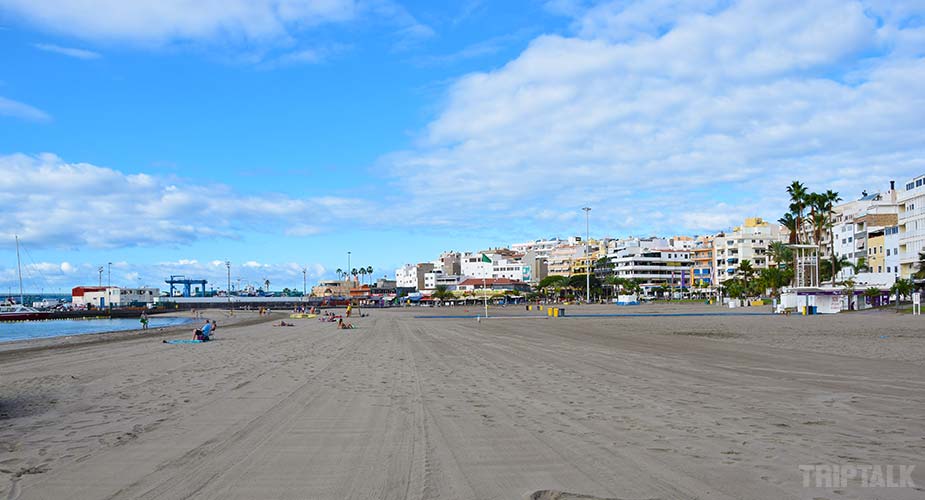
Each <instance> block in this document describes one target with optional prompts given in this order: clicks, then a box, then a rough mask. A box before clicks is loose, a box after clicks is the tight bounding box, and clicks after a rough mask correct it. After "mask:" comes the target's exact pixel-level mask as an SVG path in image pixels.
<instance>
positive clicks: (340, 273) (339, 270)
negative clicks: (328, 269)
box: [334, 267, 344, 280]
mask: <svg viewBox="0 0 925 500" xmlns="http://www.w3.org/2000/svg"><path fill="white" fill-rule="evenodd" d="M334 272H335V273H336V274H337V279H338V280H340V279H342V278H343V274H344V270H343V269H341V268H339V267H338V268H337V270H336V271H334Z"/></svg>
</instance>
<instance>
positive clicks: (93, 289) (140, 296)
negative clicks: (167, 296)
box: [71, 286, 161, 308]
mask: <svg viewBox="0 0 925 500" xmlns="http://www.w3.org/2000/svg"><path fill="white" fill-rule="evenodd" d="M160 295H161V290H160V289H159V288H145V287H142V288H120V287H117V286H102V287H99V286H79V287H75V288H74V289H73V290H72V291H71V302H72V303H73V304H74V306H75V307H82V306H87V305H92V306H93V307H99V308H106V307H110V306H112V307H123V306H132V305H136V306H140V305H147V304H155V303H157V302H158V300H159V299H160Z"/></svg>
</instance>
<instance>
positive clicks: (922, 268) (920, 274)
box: [912, 250, 925, 280]
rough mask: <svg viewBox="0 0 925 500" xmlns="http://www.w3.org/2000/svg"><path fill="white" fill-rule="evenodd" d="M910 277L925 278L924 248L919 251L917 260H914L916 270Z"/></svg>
mask: <svg viewBox="0 0 925 500" xmlns="http://www.w3.org/2000/svg"><path fill="white" fill-rule="evenodd" d="M912 277H913V278H915V279H917V280H921V279H925V250H921V251H919V261H918V262H916V271H915V274H913V275H912Z"/></svg>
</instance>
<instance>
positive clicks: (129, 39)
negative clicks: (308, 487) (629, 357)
mask: <svg viewBox="0 0 925 500" xmlns="http://www.w3.org/2000/svg"><path fill="white" fill-rule="evenodd" d="M438 3H439V2H438ZM438 3H435V2H420V1H418V2H411V1H405V2H402V1H398V0H316V1H309V0H304V1H301V0H262V1H256V0H254V1H247V0H223V1H202V2H188V1H186V0H158V1H154V0H137V1H133V2H121V1H116V0H57V1H35V0H0V54H2V58H0V61H2V64H0V173H2V175H0V211H2V213H3V214H4V215H3V217H0V287H2V288H0V290H3V292H6V289H8V288H13V289H15V288H16V287H17V286H18V285H17V284H16V276H15V275H16V269H15V267H16V256H15V248H14V245H13V237H14V235H19V236H20V238H21V239H22V241H23V248H24V249H25V250H24V255H23V257H24V258H23V261H24V264H25V265H26V271H25V278H26V288H28V289H30V290H35V291H38V290H45V291H58V290H67V289H69V288H70V287H71V286H74V285H78V284H92V283H95V282H96V281H97V279H99V274H98V272H97V270H98V268H99V266H101V265H102V266H106V267H107V268H108V267H109V266H108V263H109V262H112V263H113V264H112V281H113V283H114V284H121V285H137V284H149V285H158V284H160V283H161V282H162V281H163V279H164V278H165V277H166V276H167V275H169V274H187V275H194V276H202V277H204V278H206V279H209V280H210V281H212V282H213V283H215V284H216V286H222V287H223V286H224V283H225V266H224V262H225V261H226V260H229V261H231V262H232V266H233V268H232V278H233V280H234V281H235V282H237V281H238V280H239V279H240V280H241V282H242V283H262V282H263V281H264V280H265V279H269V280H270V281H271V283H272V286H271V287H272V288H274V289H280V288H282V287H286V286H288V287H298V288H300V287H301V285H302V278H303V273H302V270H303V269H305V273H306V275H307V277H308V281H309V285H310V284H311V283H312V282H313V281H316V280H317V279H319V278H322V277H330V276H332V275H333V271H334V270H335V269H337V268H346V267H347V252H348V251H350V252H351V265H352V266H353V267H358V266H360V265H363V266H372V267H373V268H374V269H375V272H374V274H375V275H376V276H377V277H378V276H382V275H384V274H385V275H392V274H393V272H394V268H395V267H397V266H399V265H401V264H402V263H404V262H413V261H420V260H424V259H432V258H434V257H436V255H437V254H439V253H440V252H441V251H443V250H449V249H455V250H477V249H480V248H484V247H488V246H499V245H506V244H510V243H513V242H517V241H522V240H529V239H535V238H540V237H548V236H563V237H564V236H568V235H571V234H582V233H583V232H584V219H583V213H582V212H581V207H582V206H591V207H592V209H593V210H592V212H591V217H592V219H591V220H592V224H591V226H592V236H595V235H598V236H603V235H607V236H615V237H619V236H625V235H651V234H661V235H670V234H677V233H683V234H698V233H700V234H702V233H705V232H711V231H716V230H722V229H725V228H728V227H730V226H733V225H735V224H736V223H737V222H738V221H741V219H742V218H744V217H746V216H762V217H765V218H768V219H776V218H777V217H779V216H780V214H781V212H782V211H783V210H785V209H786V204H787V201H786V193H785V192H784V188H785V186H786V185H787V184H788V183H789V182H790V181H791V180H793V179H800V180H802V181H804V182H805V183H806V184H807V185H808V186H809V187H810V188H811V189H816V190H825V189H834V190H836V191H838V192H840V193H841V195H842V197H843V198H846V199H851V198H855V197H857V196H858V195H859V194H860V192H861V191H862V190H868V191H877V190H882V189H886V188H887V187H888V184H889V181H890V180H893V179H895V180H896V181H897V182H898V183H899V184H900V185H901V184H902V182H903V181H904V180H905V179H907V178H909V177H913V176H916V175H920V174H922V173H925V113H923V112H922V110H923V109H925V85H923V84H922V82H923V81H925V4H923V3H922V2H921V1H888V0H865V1H846V0H831V1H829V0H815V1H805V0H803V1H789V0H775V1H771V0H754V1H741V2H739V1H687V0H652V1H639V2H631V1H600V2H594V1H581V0H552V1H547V2H540V1H516V0H512V1H509V2H488V1H478V0H469V1H463V2H456V3H450V4H446V5H436V4H438ZM3 242H6V243H3ZM3 246H5V247H6V250H4V249H3V248H2V247H3ZM107 274H108V273H106V274H104V278H103V279H104V281H106V280H107V278H108V277H107Z"/></svg>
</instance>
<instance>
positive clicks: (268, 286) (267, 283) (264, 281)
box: [263, 279, 270, 293]
mask: <svg viewBox="0 0 925 500" xmlns="http://www.w3.org/2000/svg"><path fill="white" fill-rule="evenodd" d="M263 285H264V286H266V287H267V293H270V280H269V279H265V280H263Z"/></svg>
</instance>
